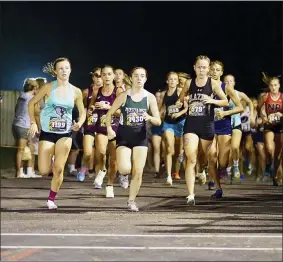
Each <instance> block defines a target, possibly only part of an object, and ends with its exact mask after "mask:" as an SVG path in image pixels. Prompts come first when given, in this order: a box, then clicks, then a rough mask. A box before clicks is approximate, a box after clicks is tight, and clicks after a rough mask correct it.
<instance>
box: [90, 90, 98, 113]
mask: <svg viewBox="0 0 283 262" xmlns="http://www.w3.org/2000/svg"><path fill="white" fill-rule="evenodd" d="M98 90H99V89H95V90H94V91H93V93H92V97H91V100H90V102H89V105H88V109H90V110H92V111H93V110H94V104H95V101H96V98H97V94H98Z"/></svg>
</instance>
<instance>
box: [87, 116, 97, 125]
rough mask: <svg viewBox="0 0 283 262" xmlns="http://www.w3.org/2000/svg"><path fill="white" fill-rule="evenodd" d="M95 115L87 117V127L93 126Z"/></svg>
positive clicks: (95, 120) (95, 119)
mask: <svg viewBox="0 0 283 262" xmlns="http://www.w3.org/2000/svg"><path fill="white" fill-rule="evenodd" d="M97 118H98V116H97V114H92V115H91V116H89V117H88V119H87V125H88V126H94V125H95V123H96V122H97Z"/></svg>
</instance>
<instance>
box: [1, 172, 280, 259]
mask: <svg viewBox="0 0 283 262" xmlns="http://www.w3.org/2000/svg"><path fill="white" fill-rule="evenodd" d="M163 182H164V181H163V180H156V179H153V178H151V174H145V176H144V181H143V184H142V188H141V191H140V194H139V197H138V199H137V203H138V205H139V207H140V212H139V213H129V212H128V211H127V209H126V201H127V194H128V190H124V189H122V188H120V187H119V186H118V185H117V186H116V187H115V198H114V199H106V198H105V196H104V191H103V190H95V189H94V188H93V185H92V180H90V179H87V180H86V181H85V182H83V183H80V182H77V181H76V180H75V178H73V177H66V178H65V181H64V183H63V186H62V189H61V191H60V193H59V195H58V197H57V199H56V204H57V205H58V207H59V209H58V210H57V211H48V210H47V209H46V207H45V202H46V198H47V196H48V191H49V186H50V178H44V179H12V178H11V177H9V176H7V177H6V179H4V178H2V179H1V260H2V261H26V260H28V261H50V260H56V261H57V260H58V261H59V260H60V261H83V260H84V261H93V260H95V261H103V260H104V261H105V260H106V261H113V260H119V261H122V260H124V261H133V260H138V261H149V260H151V261H154V260H155V261H169V260H170V261H173V260H175V261H176V260H178V261H190V260H198V261H204V260H209V261H212V260H218V261H223V260H226V261H239V260H245V261H247V260H253V261H255V260H257V261H282V186H281V187H272V186H271V184H268V183H267V184H259V183H255V182H254V181H252V180H251V179H247V181H244V183H242V184H234V185H224V187H223V188H224V193H225V195H224V198H223V199H222V200H217V201H215V200H211V199H210V198H209V196H210V195H211V193H212V192H211V191H208V190H207V187H206V186H199V185H197V186H196V206H194V207H188V206H186V202H185V197H186V190H185V183H184V181H183V180H182V181H178V182H176V183H175V184H174V186H173V187H168V186H166V185H164V184H163Z"/></svg>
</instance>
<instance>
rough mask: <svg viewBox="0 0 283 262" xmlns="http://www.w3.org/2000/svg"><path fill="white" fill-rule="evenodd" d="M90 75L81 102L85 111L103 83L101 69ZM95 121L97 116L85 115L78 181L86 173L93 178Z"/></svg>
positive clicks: (83, 177) (81, 179) (82, 179)
mask: <svg viewBox="0 0 283 262" xmlns="http://www.w3.org/2000/svg"><path fill="white" fill-rule="evenodd" d="M90 74H91V75H92V81H93V83H92V84H91V85H90V87H88V88H86V89H85V90H84V91H83V100H84V106H85V108H86V110H87V108H88V106H89V104H90V101H91V98H92V94H93V92H94V91H95V90H98V89H99V88H100V87H102V86H103V81H102V79H101V68H99V67H97V68H95V69H94V70H93V72H91V73H90ZM96 121H97V114H96V113H94V114H90V115H87V118H86V121H85V124H84V127H83V129H84V130H83V133H84V136H83V151H84V154H83V159H82V168H81V170H80V172H79V173H78V174H77V179H78V180H79V181H81V182H82V181H84V179H85V175H86V173H87V172H88V175H89V177H94V170H93V169H94V162H95V161H94V159H95V154H94V152H95V144H94V139H95V124H96Z"/></svg>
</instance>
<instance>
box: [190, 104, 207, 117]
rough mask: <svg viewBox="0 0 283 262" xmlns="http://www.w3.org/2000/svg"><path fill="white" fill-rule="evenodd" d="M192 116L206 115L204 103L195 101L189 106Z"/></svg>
mask: <svg viewBox="0 0 283 262" xmlns="http://www.w3.org/2000/svg"><path fill="white" fill-rule="evenodd" d="M189 115H190V116H205V115H206V114H205V106H204V105H203V104H202V103H198V102H194V103H192V104H190V106H189Z"/></svg>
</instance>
